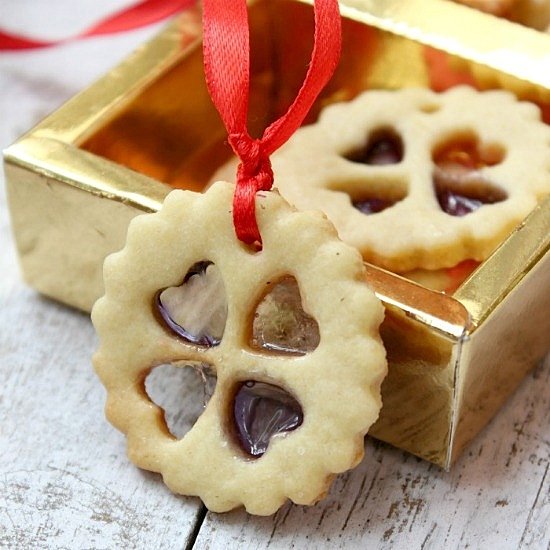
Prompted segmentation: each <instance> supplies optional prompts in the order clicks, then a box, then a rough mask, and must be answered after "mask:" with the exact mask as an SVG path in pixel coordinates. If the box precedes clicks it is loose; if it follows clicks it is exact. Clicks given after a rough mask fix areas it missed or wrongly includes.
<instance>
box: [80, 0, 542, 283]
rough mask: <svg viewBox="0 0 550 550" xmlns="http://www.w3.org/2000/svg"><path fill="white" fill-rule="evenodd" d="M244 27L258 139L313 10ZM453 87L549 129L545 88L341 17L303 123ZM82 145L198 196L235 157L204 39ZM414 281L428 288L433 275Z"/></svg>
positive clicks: (259, 7) (462, 272) (302, 57)
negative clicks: (334, 59) (528, 109)
mask: <svg viewBox="0 0 550 550" xmlns="http://www.w3.org/2000/svg"><path fill="white" fill-rule="evenodd" d="M250 29H251V31H250V34H251V36H250V40H251V96H250V106H249V128H250V132H251V134H252V135H253V136H259V135H260V133H261V132H262V130H263V129H264V128H265V127H266V126H267V125H268V124H269V123H270V122H271V121H273V120H275V119H276V118H277V117H278V116H280V115H281V114H282V113H283V112H284V111H285V110H286V108H287V107H288V105H289V104H290V102H291V101H292V100H293V98H294V97H295V95H296V93H297V90H298V87H299V86H300V85H301V83H302V81H303V78H304V75H305V71H306V68H307V64H308V62H309V58H310V54H311V47H312V36H313V14H312V10H311V7H310V6H309V5H307V4H304V3H302V2H297V1H295V0H276V1H271V2H267V1H265V0H264V1H259V2H256V3H255V4H253V5H252V6H251V9H250ZM457 84H468V85H471V86H474V87H476V88H478V89H490V88H506V89H509V90H511V91H513V92H514V93H515V94H516V95H517V96H518V97H520V98H522V99H528V100H530V101H533V102H535V103H537V104H538V105H539V106H540V107H541V109H542V113H543V116H544V119H545V120H546V121H547V122H548V121H550V93H549V92H548V91H547V90H545V89H544V88H541V87H537V86H536V85H533V84H529V83H527V82H525V81H521V80H519V79H517V78H514V77H512V76H509V75H504V74H502V73H501V72H498V71H495V70H492V69H490V68H488V67H486V66H481V65H477V64H475V63H473V62H471V61H467V60H464V59H462V58H458V57H456V56H452V55H450V54H448V53H445V52H444V51H442V50H438V49H435V48H433V47H430V46H426V45H423V44H421V43H419V42H417V41H413V40H410V39H408V38H405V37H401V36H398V35H396V34H393V33H390V32H386V31H383V30H380V29H378V28H375V27H373V26H369V25H366V24H365V23H364V22H359V21H355V20H353V19H351V18H348V17H344V18H343V50H342V58H341V62H340V65H339V67H338V70H337V72H336V74H335V75H334V77H333V78H332V80H331V82H330V83H329V85H328V86H327V87H326V88H325V90H324V91H323V92H322V94H321V95H320V97H319V98H318V99H317V101H316V103H315V105H314V107H313V109H312V111H311V112H310V114H309V116H308V118H307V119H306V121H305V123H306V124H307V123H311V122H313V121H315V119H316V118H317V116H318V114H319V111H320V110H321V109H322V108H323V107H325V106H326V105H327V104H329V103H333V102H336V101H345V100H350V99H352V98H353V97H355V96H356V95H357V94H359V93H360V92H362V91H364V90H367V89H399V88H403V87H429V88H431V89H433V90H435V91H444V90H445V89H448V88H450V87H452V86H455V85H457ZM79 145H80V147H82V148H83V149H84V150H86V151H89V152H92V153H94V154H95V155H98V156H101V157H104V158H107V159H109V160H112V161H114V162H116V163H118V164H120V165H122V166H126V167H128V168H130V169H132V170H134V171H136V172H139V173H141V174H144V175H146V176H149V177H152V178H154V179H155V180H157V181H160V182H163V183H165V184H167V185H168V186H170V187H172V188H182V189H191V190H193V191H202V190H203V189H204V187H205V186H206V185H207V183H208V182H209V180H210V178H211V177H212V175H213V174H214V172H215V171H216V170H217V169H218V168H219V167H220V166H221V165H222V164H223V163H224V162H226V161H227V160H228V159H229V158H230V157H231V156H232V151H231V149H230V147H229V145H228V144H227V141H226V131H225V129H224V128H223V125H222V123H221V121H220V119H219V116H218V114H217V112H216V111H215V109H214V107H213V105H212V103H211V100H210V98H209V95H208V92H207V90H206V85H205V82H204V76H203V68H202V50H201V47H200V41H197V42H196V43H195V45H194V46H193V47H192V48H191V51H189V50H187V51H185V55H183V53H182V55H181V57H180V58H179V60H178V62H177V63H175V64H174V65H173V66H172V67H171V68H169V69H168V70H167V71H165V72H164V74H162V75H161V76H160V77H159V78H157V79H155V80H154V81H153V82H152V83H151V84H150V85H148V86H147V87H146V88H145V89H143V90H142V91H141V92H140V93H139V94H138V95H137V96H134V97H132V98H131V100H129V102H128V103H127V104H125V105H124V106H123V107H122V108H119V107H118V108H117V109H113V112H112V116H111V118H109V119H107V120H103V121H102V124H101V125H100V126H99V127H97V128H96V129H95V130H94V131H93V132H92V133H91V134H89V135H88V137H87V138H86V139H85V141H83V142H82V143H80V144H79ZM476 267H477V264H476V263H473V262H472V263H470V264H468V265H465V266H462V268H461V269H458V270H454V271H453V272H450V271H449V272H448V276H447V282H446V285H447V287H446V288H445V290H446V291H447V292H448V293H452V292H454V291H455V290H456V289H457V288H459V287H460V285H461V283H462V282H463V281H464V280H466V279H467V278H468V276H469V275H470V274H471V273H472V272H473V271H474V270H475V269H476ZM412 278H414V279H415V280H417V281H418V282H420V284H424V285H426V286H427V287H430V286H432V283H431V279H430V277H429V275H428V278H426V276H425V274H423V273H420V274H418V275H417V276H416V277H414V276H413V277H412Z"/></svg>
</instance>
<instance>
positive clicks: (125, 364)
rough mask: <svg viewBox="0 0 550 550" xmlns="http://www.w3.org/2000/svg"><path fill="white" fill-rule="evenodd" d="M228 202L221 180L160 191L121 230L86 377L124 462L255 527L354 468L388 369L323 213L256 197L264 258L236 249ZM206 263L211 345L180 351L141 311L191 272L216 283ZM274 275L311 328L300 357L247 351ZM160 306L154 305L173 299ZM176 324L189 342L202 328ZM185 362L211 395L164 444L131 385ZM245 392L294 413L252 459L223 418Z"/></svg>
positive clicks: (143, 397) (177, 341)
mask: <svg viewBox="0 0 550 550" xmlns="http://www.w3.org/2000/svg"><path fill="white" fill-rule="evenodd" d="M233 191H234V186H233V185H231V184H228V183H224V182H218V183H216V184H214V185H213V186H212V187H210V189H209V190H208V191H207V192H206V193H205V194H204V195H201V194H197V193H193V192H190V191H179V190H177V191H173V192H172V193H170V195H169V196H168V197H167V198H166V201H165V203H164V205H163V207H162V209H161V210H160V211H159V212H158V213H155V214H149V215H144V216H139V217H137V218H136V219H134V220H133V221H132V223H131V225H130V229H129V231H128V238H127V243H126V246H125V247H124V249H123V250H122V251H120V252H118V253H116V254H113V255H111V256H109V257H108V258H107V260H106V262H105V267H104V279H105V295H104V297H102V298H101V299H100V300H99V301H98V302H97V303H96V304H95V306H94V309H93V312H92V320H93V323H94V325H95V327H96V329H97V332H98V334H99V340H100V347H99V350H98V351H97V353H96V354H95V356H94V366H95V369H96V371H97V373H98V375H99V377H100V378H101V381H102V382H103V384H104V385H105V387H106V389H107V393H108V396H107V405H106V413H107V417H108V418H109V420H110V421H111V422H112V423H113V424H114V425H115V426H116V427H117V428H118V429H120V430H121V431H122V432H124V433H125V434H127V436H128V454H129V457H130V459H131V460H132V461H133V462H134V463H135V464H137V465H138V466H140V467H142V468H145V469H148V470H152V471H155V472H160V473H161V474H162V476H163V478H164V481H165V482H166V484H167V485H168V486H169V487H170V488H171V489H172V490H173V491H175V492H178V493H181V494H185V495H197V496H199V497H200V498H201V499H202V500H203V501H204V502H205V504H206V506H207V507H208V508H209V509H211V510H214V511H217V512H222V511H227V510H230V509H232V508H234V507H236V506H239V505H244V506H245V507H246V509H247V510H248V512H250V513H253V514H261V515H266V514H272V513H274V512H275V511H276V510H277V509H278V508H279V507H280V506H281V505H282V504H283V503H284V502H285V500H286V499H287V498H290V499H291V500H292V501H294V502H295V503H299V504H312V503H314V502H316V501H317V500H319V499H320V498H322V497H323V496H324V494H325V493H326V491H327V490H328V486H329V484H330V481H331V479H332V477H333V476H334V474H336V473H339V472H343V471H345V470H347V469H349V468H351V467H353V466H355V465H356V464H357V463H358V462H359V461H360V460H361V457H362V455H363V437H364V435H365V433H366V432H367V430H368V428H369V427H370V425H371V424H372V423H373V422H374V421H375V420H376V418H377V416H378V413H379V409H380V406H381V401H380V385H381V382H382V379H383V377H384V376H385V374H386V370H387V367H386V362H385V352H384V347H383V345H382V342H381V340H380V337H379V335H378V327H379V325H380V323H381V321H382V318H383V307H382V305H381V303H380V302H379V300H378V299H377V298H376V297H375V296H374V294H373V293H372V291H370V290H369V288H368V287H367V286H366V284H365V283H364V266H363V263H362V259H361V257H360V255H359V254H358V252H357V251H356V250H354V249H353V248H351V247H349V246H348V245H346V244H344V243H342V242H341V241H340V240H339V239H338V238H337V235H336V232H335V230H334V228H333V227H332V225H331V224H330V223H329V222H328V220H327V219H326V218H325V217H324V216H323V215H322V214H320V213H317V212H298V211H295V210H294V209H293V208H291V207H290V206H289V205H288V204H287V203H286V202H285V201H284V200H283V199H282V198H281V197H280V196H279V195H278V194H277V193H274V192H270V193H264V194H258V196H257V218H258V223H259V227H260V230H261V233H262V238H263V249H262V250H261V251H260V252H258V253H256V252H254V251H253V250H250V249H249V248H247V247H246V246H244V245H243V244H242V243H241V242H240V241H238V240H237V238H236V236H235V233H234V228H233V222H232V215H231V204H232V196H233ZM212 264H213V265H214V266H216V268H217V270H218V272H219V277H221V280H222V281H223V287H224V289H225V296H226V301H227V307H226V308H223V307H221V308H215V317H214V318H213V319H214V321H213V322H212V323H211V326H210V328H208V330H210V331H211V332H214V333H215V338H214V337H213V338H210V339H208V338H203V335H202V333H201V338H198V337H197V338H196V342H195V343H193V341H191V340H189V339H187V340H186V339H185V338H182V337H181V336H182V334H183V335H184V336H185V334H186V333H185V331H184V332H182V333H181V334H180V333H176V332H174V331H172V330H169V329H170V327H168V326H167V325H166V324H163V323H162V322H160V319H159V316H158V314H157V313H158V312H156V313H155V311H154V310H155V307H156V306H158V297H159V295H162V294H164V290H165V289H168V288H171V287H178V285H179V286H182V281H183V284H185V283H186V282H189V280H190V279H189V273H190V269H191V271H192V273H193V275H196V274H197V273H199V271H200V270H201V269H202V272H203V273H204V274H205V279H204V280H205V282H209V281H210V282H211V281H214V282H216V281H217V280H218V276H217V275H215V273H213V272H210V274H209V269H208V266H210V265H212ZM193 266H199V268H193ZM201 266H202V267H201ZM204 266H206V267H204ZM193 269H194V271H193ZM284 277H293V278H294V279H295V280H296V282H297V285H298V287H299V291H300V294H301V299H302V304H303V309H304V310H305V312H306V313H307V314H308V315H309V316H311V317H312V318H313V319H314V320H315V321H316V323H317V326H318V331H319V339H318V342H317V343H316V345H315V346H314V349H311V350H310V349H308V350H307V351H306V352H304V353H302V354H292V353H283V352H281V353H278V352H276V351H274V350H273V349H269V350H262V349H258V348H255V347H253V346H252V345H251V341H250V330H251V325H252V322H253V319H254V317H255V314H254V312H255V311H256V309H255V308H257V304H258V302H260V301H261V299H262V296H263V295H264V293H265V291H266V289H267V288H269V287H270V285H273V283H274V282H275V281H277V280H280V279H282V278H284ZM193 288H198V289H202V288H203V287H202V286H201V284H200V283H194V284H193ZM168 298H169V300H168V299H167V302H166V303H164V304H163V305H164V306H167V304H168V302H169V301H170V300H171V301H172V302H170V303H173V302H174V300H175V298H173V297H171V296H168ZM216 300H217V303H218V304H219V303H221V302H220V299H219V296H218V297H217V298H216ZM169 305H170V304H168V306H169ZM168 306H167V307H168ZM224 312H225V314H224ZM220 315H221V317H220ZM224 315H225V317H224ZM185 319H186V320H185V322H190V323H193V324H194V326H200V331H203V329H204V327H206V326H207V325H208V323H206V324H205V323H203V324H201V323H198V324H197V321H196V319H194V317H193V316H187V317H186V318H185ZM220 319H222V320H221V321H220ZM178 322H182V321H179V320H178ZM204 330H206V329H204ZM342 342H346V345H345V346H342ZM191 362H198V363H201V364H208V365H210V366H211V367H212V370H213V371H214V372H215V374H216V376H217V384H216V389H215V391H214V394H213V395H212V397H211V399H210V401H209V402H208V405H207V406H206V408H205V410H204V412H203V413H202V415H201V416H200V417H199V419H198V420H197V422H196V423H195V425H194V426H193V427H192V428H191V430H190V431H188V432H187V433H186V434H185V435H184V436H183V438H181V439H176V438H175V437H173V436H172V435H170V433H169V432H168V430H167V428H166V424H165V421H164V418H163V414H162V410H161V409H160V408H159V407H157V406H156V405H155V404H154V403H153V402H152V401H151V400H150V399H149V397H148V396H147V393H146V391H145V388H144V380H145V378H146V376H147V375H148V373H149V372H150V371H151V370H152V368H153V367H155V366H157V365H164V364H172V365H175V366H176V367H177V366H182V367H184V365H186V364H187V365H188V364H189V363H191ZM251 381H252V383H254V382H255V383H259V385H263V386H266V385H275V386H277V387H278V388H280V389H283V390H284V391H286V392H287V393H288V394H289V395H290V396H292V398H293V400H295V401H296V402H297V403H299V406H300V407H301V409H302V411H303V421H302V422H301V425H299V427H297V428H296V429H294V430H293V431H288V432H286V433H284V434H279V435H276V436H275V437H273V438H272V439H271V440H270V442H269V446H268V448H267V451H266V452H265V453H264V454H263V455H262V456H260V457H259V458H254V457H251V456H249V455H248V454H247V453H246V452H245V451H244V450H243V448H242V446H241V445H240V443H239V441H238V438H236V437H235V434H234V432H233V431H232V430H233V428H232V427H231V426H232V421H231V419H230V418H229V417H230V411H231V410H233V408H232V400H235V399H236V398H235V393H236V390H237V388H238V387H240V386H241V385H243V384H244V383H245V382H246V384H244V385H247V384H248V385H250V384H249V383H250V382H251Z"/></svg>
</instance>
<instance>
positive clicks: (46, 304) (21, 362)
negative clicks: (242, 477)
mask: <svg viewBox="0 0 550 550" xmlns="http://www.w3.org/2000/svg"><path fill="white" fill-rule="evenodd" d="M2 237H5V232H3V234H2ZM10 257H11V258H10V259H9V260H8V261H6V256H5V255H4V256H3V261H2V262H1V263H0V266H1V268H2V269H1V272H2V273H3V286H2V295H1V297H0V311H1V313H0V322H1V332H0V363H1V364H2V367H3V368H2V372H3V376H2V384H1V385H0V426H1V433H0V548H54V547H55V548H59V547H66V548H113V547H121V548H122V547H124V548H146V547H153V546H156V545H157V544H161V545H162V546H163V547H165V548H183V547H184V546H185V545H186V544H187V542H188V540H189V538H190V537H191V535H192V533H193V530H194V528H195V524H196V521H197V520H198V519H199V516H200V511H201V505H200V502H199V501H198V499H192V498H188V499H183V498H178V497H175V496H173V495H172V494H171V493H170V492H169V491H168V489H167V488H166V487H165V486H164V484H163V483H162V481H161V479H160V476H158V475H154V474H150V473H147V472H142V471H140V470H138V469H137V468H135V467H134V466H133V465H132V464H131V463H130V462H129V461H128V459H127V458H126V453H125V440H124V438H123V436H122V435H121V434H119V433H118V432H117V431H116V430H115V429H114V428H112V427H111V426H110V425H108V424H107V422H106V421H105V420H104V418H103V404H104V399H105V395H104V391H103V388H102V387H101V384H100V383H99V381H98V379H97V378H96V376H95V375H94V373H93V372H92V369H91V365H90V356H91V354H92V352H93V350H94V348H95V337H94V333H93V329H92V327H91V323H90V321H89V319H88V318H87V317H86V316H84V315H82V314H79V313H77V312H75V311H72V310H69V309H67V308H64V307H62V306H59V305H57V304H55V303H53V302H50V301H49V300H47V299H44V298H40V297H38V296H36V295H35V294H34V293H33V292H32V291H30V290H29V289H26V288H24V287H23V286H22V284H21V283H19V282H18V281H16V280H14V279H15V277H14V276H13V275H12V276H10V277H9V279H8V281H6V277H5V275H6V272H7V273H11V274H13V273H14V272H15V269H14V267H15V266H12V269H8V270H7V269H6V268H7V267H9V266H7V265H6V264H7V263H11V261H10V260H11V259H12V254H10Z"/></svg>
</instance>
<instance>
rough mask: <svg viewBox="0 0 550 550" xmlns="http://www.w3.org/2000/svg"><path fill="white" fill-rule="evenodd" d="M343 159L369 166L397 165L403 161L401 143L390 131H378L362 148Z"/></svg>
mask: <svg viewBox="0 0 550 550" xmlns="http://www.w3.org/2000/svg"><path fill="white" fill-rule="evenodd" d="M344 158H346V159H347V160H350V161H352V162H359V163H361V164H369V165H371V166H385V165H388V164H397V163H398V162H401V161H402V160H403V141H402V140H401V138H400V137H399V136H398V135H397V134H396V133H395V132H394V131H392V130H389V129H383V130H378V131H376V132H373V134H372V135H371V136H370V137H369V139H368V140H367V143H366V144H365V145H364V146H363V147H359V148H357V149H354V150H353V151H350V152H349V153H347V154H345V155H344Z"/></svg>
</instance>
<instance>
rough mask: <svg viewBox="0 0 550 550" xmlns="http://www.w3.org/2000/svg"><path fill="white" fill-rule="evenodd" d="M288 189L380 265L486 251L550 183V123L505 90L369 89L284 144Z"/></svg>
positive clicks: (280, 170) (282, 167) (478, 257)
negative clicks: (325, 216) (323, 215)
mask: <svg viewBox="0 0 550 550" xmlns="http://www.w3.org/2000/svg"><path fill="white" fill-rule="evenodd" d="M273 167H274V171H275V173H276V174H277V176H276V180H275V185H276V186H277V188H278V189H279V191H280V193H281V194H282V195H283V196H284V197H285V198H286V199H287V200H288V201H289V202H290V203H291V204H293V205H295V206H296V207H297V208H299V209H308V210H309V209H318V210H321V211H323V212H325V213H326V215H327V216H328V217H329V219H330V220H331V221H332V222H333V223H334V225H335V226H336V228H337V230H338V233H339V235H340V237H341V238H342V239H343V240H344V241H346V242H347V243H349V244H351V245H353V246H354V247H356V248H357V249H358V250H359V251H360V252H361V253H362V255H363V257H364V258H365V259H366V260H367V261H369V262H372V263H374V264H376V265H379V266H381V267H385V268H388V269H390V270H392V271H395V272H399V273H404V272H408V271H411V270H417V269H425V270H438V269H442V268H450V267H453V266H456V265H457V264H459V263H461V262H464V261H466V260H474V261H478V262H479V261H482V260H484V259H485V258H487V257H488V255H489V254H490V253H491V252H492V250H494V248H495V247H496V246H497V245H498V244H499V243H500V242H501V241H502V240H503V238H504V237H505V236H506V235H507V234H508V233H509V232H510V231H511V230H512V229H513V228H514V227H515V226H516V225H517V224H518V223H519V222H520V221H521V220H522V219H523V218H524V217H525V216H526V215H527V214H528V213H529V212H530V211H531V210H532V209H533V208H534V207H535V206H536V204H537V202H538V201H539V200H540V199H541V198H542V197H543V196H544V195H545V194H547V193H548V192H550V128H548V126H546V125H545V124H543V123H542V122H541V121H540V113H539V110H538V108H537V107H536V106H535V105H533V104H530V103H526V102H519V101H517V100H516V99H515V97H514V96H512V94H510V93H508V92H505V91H490V92H477V91H475V90H473V89H471V88H468V87H456V88H453V89H451V90H449V91H447V92H445V93H442V94H437V93H434V92H432V91H430V90H425V89H405V90H401V91H370V92H366V93H363V94H362V95H360V96H359V97H357V98H356V99H354V100H353V101H350V102H348V103H340V104H334V105H332V106H330V107H328V108H326V109H325V110H324V111H323V112H322V113H321V116H320V118H319V120H318V122H317V123H316V124H313V125H311V126H306V127H303V128H302V129H300V130H299V131H298V132H297V133H296V134H295V135H294V136H293V137H292V138H291V140H290V141H289V142H288V143H287V144H286V145H285V146H284V147H283V148H282V149H281V150H280V151H279V152H278V153H276V154H275V155H274V156H273Z"/></svg>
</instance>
